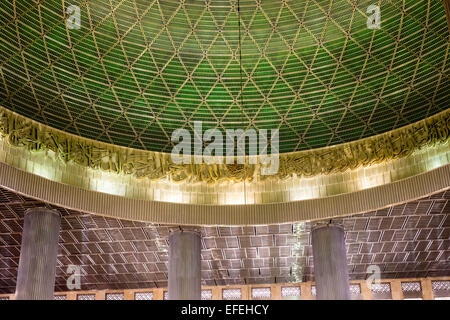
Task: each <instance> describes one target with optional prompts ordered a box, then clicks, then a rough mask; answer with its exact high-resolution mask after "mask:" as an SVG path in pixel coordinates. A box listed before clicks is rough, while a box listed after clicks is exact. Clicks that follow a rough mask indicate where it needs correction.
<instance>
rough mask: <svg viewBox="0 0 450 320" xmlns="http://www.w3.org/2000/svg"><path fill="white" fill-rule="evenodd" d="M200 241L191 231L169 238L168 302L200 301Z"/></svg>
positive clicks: (179, 231)
mask: <svg viewBox="0 0 450 320" xmlns="http://www.w3.org/2000/svg"><path fill="white" fill-rule="evenodd" d="M200 260H201V240H200V234H199V233H197V232H193V231H181V230H177V231H174V232H172V233H171V234H170V236H169V300H200V298H201V262H200Z"/></svg>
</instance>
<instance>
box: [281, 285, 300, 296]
mask: <svg viewBox="0 0 450 320" xmlns="http://www.w3.org/2000/svg"><path fill="white" fill-rule="evenodd" d="M300 295H301V289H300V287H282V288H281V296H282V297H300Z"/></svg>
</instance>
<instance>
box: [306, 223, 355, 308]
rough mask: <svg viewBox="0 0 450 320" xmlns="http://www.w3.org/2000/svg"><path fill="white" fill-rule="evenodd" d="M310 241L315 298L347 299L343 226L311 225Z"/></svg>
mask: <svg viewBox="0 0 450 320" xmlns="http://www.w3.org/2000/svg"><path fill="white" fill-rule="evenodd" d="M311 242H312V250H313V257H314V279H315V282H316V294H317V296H316V297H317V299H318V300H349V299H350V285H349V277H348V266H347V256H346V249H345V239H344V228H343V227H342V226H340V225H338V224H332V223H330V224H327V225H319V226H316V227H313V228H312V230H311Z"/></svg>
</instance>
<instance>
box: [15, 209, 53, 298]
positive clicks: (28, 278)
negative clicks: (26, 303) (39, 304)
mask: <svg viewBox="0 0 450 320" xmlns="http://www.w3.org/2000/svg"><path fill="white" fill-rule="evenodd" d="M60 225H61V218H60V215H59V213H58V212H57V211H55V210H50V209H47V208H34V209H29V210H27V212H25V217H24V225H23V232H22V245H21V248H20V259H19V270H18V274H17V285H16V297H15V298H16V300H53V293H54V287H55V275H56V257H57V254H58V238H59V228H60Z"/></svg>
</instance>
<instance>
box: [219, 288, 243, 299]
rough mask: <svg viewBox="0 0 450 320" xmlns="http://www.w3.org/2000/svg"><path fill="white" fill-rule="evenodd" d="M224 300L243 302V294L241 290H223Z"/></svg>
mask: <svg viewBox="0 0 450 320" xmlns="http://www.w3.org/2000/svg"><path fill="white" fill-rule="evenodd" d="M222 299H223V300H241V299H242V292H241V289H223V290H222Z"/></svg>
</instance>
